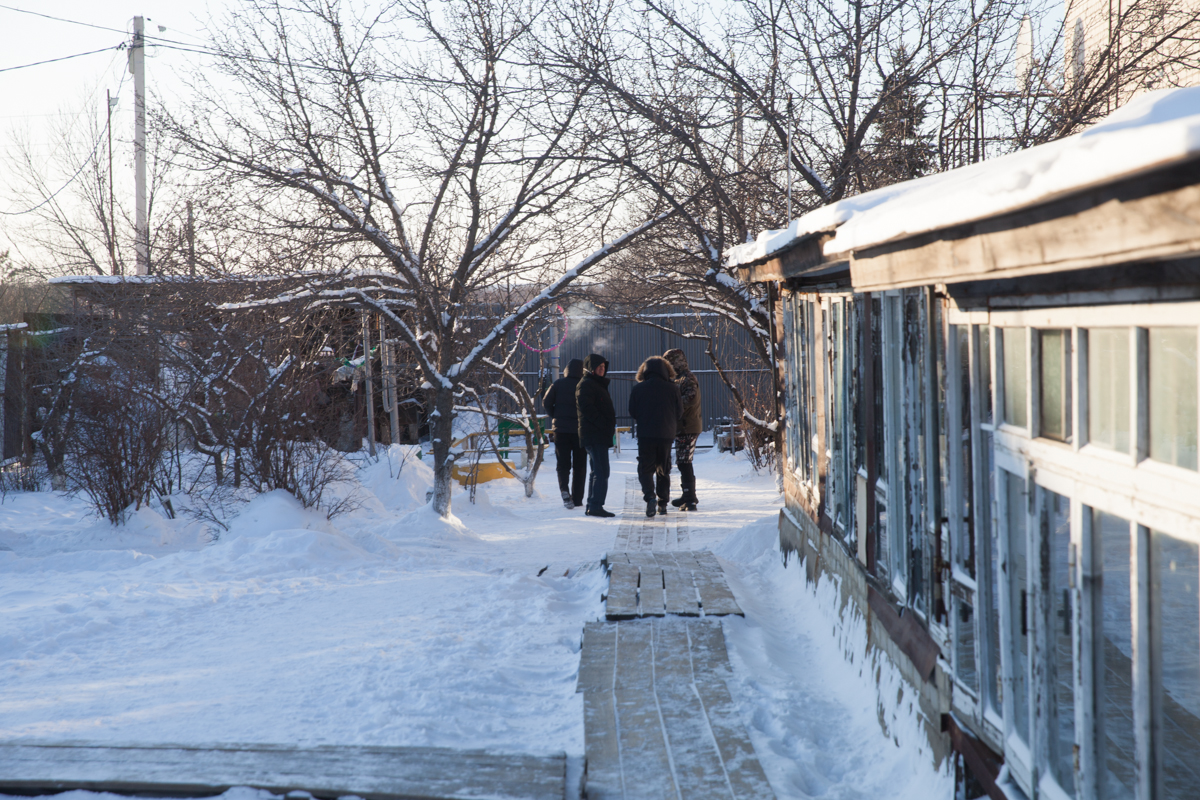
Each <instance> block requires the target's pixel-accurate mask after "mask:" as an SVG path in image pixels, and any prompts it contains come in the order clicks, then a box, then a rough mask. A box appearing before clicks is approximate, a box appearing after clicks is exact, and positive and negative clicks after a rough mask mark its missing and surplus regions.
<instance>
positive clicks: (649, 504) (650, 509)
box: [646, 500, 654, 517]
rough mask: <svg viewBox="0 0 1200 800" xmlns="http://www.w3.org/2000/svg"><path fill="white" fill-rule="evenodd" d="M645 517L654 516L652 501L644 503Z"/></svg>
mask: <svg viewBox="0 0 1200 800" xmlns="http://www.w3.org/2000/svg"><path fill="white" fill-rule="evenodd" d="M646 516H647V517H653V516H654V501H653V500H647V501H646Z"/></svg>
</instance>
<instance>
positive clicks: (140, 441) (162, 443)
mask: <svg viewBox="0 0 1200 800" xmlns="http://www.w3.org/2000/svg"><path fill="white" fill-rule="evenodd" d="M75 413H76V424H75V425H74V428H73V431H72V433H71V435H70V437H69V438H68V440H67V442H66V455H67V457H66V459H64V461H63V465H62V473H63V477H64V478H65V479H66V485H67V488H68V489H70V490H73V491H78V492H82V493H83V494H85V495H86V496H87V497H88V499H89V500H90V501H91V503H92V506H93V507H94V508H95V509H96V511H97V512H98V513H99V514H100V515H101V516H103V517H105V518H106V519H108V521H109V522H111V523H113V524H114V525H119V524H121V523H123V522H124V521H125V516H126V513H127V511H128V509H129V508H130V506H132V507H134V508H135V509H136V508H141V506H142V505H143V504H146V503H148V502H149V501H150V498H151V492H152V491H153V490H154V483H155V479H156V477H158V473H159V472H160V471H161V470H162V469H163V468H164V466H165V465H164V459H163V456H164V454H165V453H166V449H167V444H168V437H167V424H166V423H167V419H166V415H165V414H164V413H163V411H162V409H161V408H160V407H159V406H158V405H157V404H156V403H154V402H152V401H151V400H148V399H145V398H144V397H142V396H140V395H139V394H138V393H137V392H136V387H135V386H133V385H130V382H129V381H120V380H110V381H105V382H99V381H89V382H87V383H86V384H85V385H84V386H83V387H82V388H81V389H80V391H79V392H78V394H77V395H76V406H75Z"/></svg>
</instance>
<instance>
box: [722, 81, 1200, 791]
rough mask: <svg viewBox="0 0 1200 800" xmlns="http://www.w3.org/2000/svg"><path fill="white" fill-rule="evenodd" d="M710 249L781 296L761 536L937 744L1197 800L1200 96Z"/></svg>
mask: <svg viewBox="0 0 1200 800" xmlns="http://www.w3.org/2000/svg"><path fill="white" fill-rule="evenodd" d="M728 257H729V259H730V261H731V262H732V263H733V264H735V265H737V266H739V267H740V268H741V269H742V274H743V277H744V279H745V280H747V281H755V282H767V283H770V284H771V285H772V286H773V287H776V291H777V292H778V295H777V296H778V298H779V308H780V314H779V320H778V324H779V326H780V328H781V332H780V338H781V339H782V341H783V342H784V346H783V348H782V353H781V357H780V358H781V382H782V384H783V385H784V397H785V400H784V403H785V407H786V418H787V428H786V435H785V446H786V459H785V460H786V465H785V467H786V468H785V490H786V509H785V511H784V512H783V513H782V514H781V517H780V541H781V544H782V546H783V548H784V550H785V551H787V552H795V553H796V554H797V555H798V556H799V561H800V563H802V564H803V565H804V569H805V572H806V574H807V575H808V577H809V578H810V579H816V578H817V577H819V576H820V575H822V574H829V573H832V574H835V575H837V576H839V577H840V585H841V587H842V592H843V594H844V599H845V600H846V601H847V602H851V603H853V604H854V607H855V609H856V610H857V612H858V613H860V614H862V616H863V617H865V618H866V619H867V629H868V634H869V636H870V640H871V645H872V646H873V647H876V648H879V649H880V650H883V651H886V653H887V654H888V656H889V657H890V658H891V659H892V660H893V661H894V662H895V663H896V664H897V666H898V667H899V668H900V669H901V671H902V673H903V674H904V675H905V677H906V679H907V680H908V681H909V682H910V683H911V684H912V686H913V688H914V690H915V691H916V694H917V697H918V700H919V707H920V713H921V717H922V718H923V721H924V723H925V726H926V729H927V733H928V736H929V740H930V742H931V743H932V745H933V751H934V754H935V755H934V757H935V758H936V759H938V760H940V759H942V758H945V757H947V756H950V755H951V754H953V753H957V755H956V756H955V757H956V758H961V761H959V762H958V763H959V764H962V765H965V767H966V770H967V771H969V772H970V773H972V774H973V777H974V778H975V779H977V780H978V782H979V787H981V788H982V790H983V791H986V792H987V793H988V794H989V795H990V796H992V797H996V798H999V797H1009V798H1018V797H1028V798H1042V797H1045V798H1066V797H1071V798H1088V799H1089V800H1090V799H1092V798H1140V799H1141V800H1168V799H1169V800H1176V799H1178V800H1182V798H1195V797H1200V471H1198V467H1200V464H1198V460H1197V431H1198V430H1200V379H1198V371H1197V354H1198V336H1200V90H1198V89H1178V90H1170V91H1165V92H1158V93H1153V94H1150V95H1146V96H1144V97H1141V98H1139V99H1137V100H1136V101H1134V102H1133V103H1131V104H1130V105H1128V106H1126V107H1125V108H1123V109H1122V110H1120V111H1118V112H1117V113H1116V114H1114V115H1113V116H1111V117H1110V118H1108V119H1107V120H1105V121H1104V122H1102V123H1101V124H1099V125H1097V126H1094V127H1093V128H1092V129H1090V130H1089V131H1087V132H1085V133H1083V134H1081V135H1078V136H1074V137H1070V138H1069V139H1064V140H1061V141H1058V142H1053V143H1050V144H1047V145H1042V146H1040V147H1036V148H1031V149H1029V150H1025V151H1021V152H1018V153H1014V154H1011V155H1009V156H1005V157H1002V158H998V159H994V160H992V161H989V162H984V163H980V164H975V165H971V166H969V167H965V168H962V169H959V170H954V171H952V172H949V173H944V174H941V175H934V176H929V177H926V178H921V179H918V180H915V181H910V182H908V183H905V184H900V185H897V186H892V187H888V188H886V189H882V190H878V191H876V192H871V193H869V194H865V195H861V196H858V197H854V198H850V199H848V200H845V201H842V202H840V203H837V204H834V205H831V206H827V207H824V208H821V209H818V210H816V211H814V212H812V213H810V214H808V215H806V216H805V217H801V218H800V219H798V220H795V221H793V223H792V224H791V225H790V226H789V228H787V229H785V230H782V231H772V232H767V233H765V234H763V235H762V236H760V237H759V239H758V240H757V241H755V242H751V243H749V244H747V245H743V246H741V247H739V248H735V249H734V250H732V251H730V253H729V254H728ZM965 796H967V797H970V796H973V795H971V794H966V795H965Z"/></svg>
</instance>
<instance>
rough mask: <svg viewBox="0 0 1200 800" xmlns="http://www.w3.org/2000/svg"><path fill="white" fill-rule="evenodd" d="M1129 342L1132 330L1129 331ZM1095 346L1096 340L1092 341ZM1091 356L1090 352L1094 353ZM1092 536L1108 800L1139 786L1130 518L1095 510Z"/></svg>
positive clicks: (1129, 794) (1120, 798)
mask: <svg viewBox="0 0 1200 800" xmlns="http://www.w3.org/2000/svg"><path fill="white" fill-rule="evenodd" d="M1125 340H1126V342H1128V341H1129V333H1128V331H1126V332H1125ZM1088 347H1089V349H1090V347H1091V342H1090V340H1089V343H1088ZM1089 357H1090V355H1089ZM1092 536H1093V538H1094V540H1095V541H1096V543H1097V545H1098V547H1099V556H1100V559H1101V564H1100V567H1101V570H1102V577H1101V579H1100V605H1101V620H1100V628H1101V632H1102V635H1103V640H1104V641H1103V648H1102V649H1101V651H1100V653H1099V657H1100V663H1098V664H1096V674H1097V677H1098V678H1099V677H1100V676H1103V680H1102V689H1101V691H1102V699H1101V701H1100V709H1099V716H1100V717H1101V720H1102V721H1101V725H1102V728H1101V730H1103V732H1104V740H1103V743H1102V745H1103V753H1104V762H1105V765H1106V766H1107V769H1106V770H1105V779H1104V781H1103V782H1102V783H1103V787H1104V788H1103V791H1104V797H1105V798H1106V800H1124V798H1132V797H1134V796H1135V793H1136V790H1137V782H1136V781H1137V778H1136V772H1135V766H1134V764H1135V761H1134V758H1135V754H1136V752H1137V750H1136V749H1135V743H1134V737H1133V609H1132V606H1131V605H1130V599H1129V598H1130V594H1129V553H1130V547H1131V546H1132V539H1131V538H1130V530H1129V522H1128V520H1124V519H1121V518H1120V517H1116V516H1113V515H1112V514H1105V513H1103V512H1101V511H1093V512H1092Z"/></svg>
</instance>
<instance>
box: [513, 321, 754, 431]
mask: <svg viewBox="0 0 1200 800" xmlns="http://www.w3.org/2000/svg"><path fill="white" fill-rule="evenodd" d="M566 315H567V335H566V338H565V340H564V341H563V343H562V345H561V346H559V347H558V348H557V349H556V350H555V351H553V352H551V353H533V352H530V351H528V350H525V349H524V348H521V350H522V352H523V353H524V359H523V363H520V364H519V367H520V374H521V375H522V377H523V378H524V381H525V386H526V388H527V389H528V390H529V391H531V392H534V391H536V390H537V387H538V384H539V382H540V381H541V376H543V375H544V376H546V377H547V378H548V379H550V380H553V379H554V378H558V377H561V376H562V374H563V370H564V369H565V368H566V365H567V363H568V362H569V361H570V360H571V359H573V358H579V359H582V358H585V357H586V356H587V355H588V354H590V353H599V354H600V355H602V356H604V357H605V358H607V359H608V361H609V370H608V375H609V377H611V378H612V382H611V383H610V384H609V387H608V388H609V392H610V393H611V394H612V398H613V404H614V405H615V406H616V410H617V418H618V422H619V424H628V415H629V391H630V390H631V389H632V388H633V385H634V377H635V375H636V374H637V370H638V367H639V366H641V364H642V362H643V361H645V360H646V359H647V358H648V357H650V356H656V355H658V356H660V355H662V354H663V353H665V352H666V351H667V350H670V349H671V348H673V347H678V348H680V349H681V350H683V351H684V353H685V354H686V355H687V360H688V365H689V366H690V367H691V369H692V372H694V373H695V374H696V377H697V379H698V380H699V382H700V393H701V397H702V413H703V416H704V427H705V429H711V428H712V426H713V422H714V421H715V420H720V419H722V418H726V417H728V418H734V419H736V418H737V416H738V411H737V405H736V403H735V402H734V399H733V396H732V394H731V393H730V391H729V389H728V388H727V387H726V386H725V384H724V382H723V381H722V380H721V377H720V375H718V374H717V371H716V370H715V369H714V368H713V365H712V362H711V360H710V359H709V357H708V356H707V355H705V352H704V351H705V346H706V342H704V341H697V340H694V339H686V338H684V337H683V336H682V335H680V334H682V333H696V332H700V331H703V332H704V333H705V334H707V335H712V336H713V339H714V349H715V350H716V352H717V353H718V356H719V358H720V359H721V365H722V367H723V368H724V370H725V372H726V373H727V374H731V375H735V376H736V378H735V380H737V381H738V382H739V388H740V389H741V390H742V391H743V392H749V393H751V394H753V393H758V394H759V396H763V395H762V393H763V392H769V391H770V389H769V383H770V373H769V371H768V370H766V369H763V367H762V361H761V360H760V359H759V358H758V356H757V354H756V353H755V351H754V349H753V345H752V343H751V339H750V336H749V334H747V333H746V332H745V331H744V330H743V329H742V328H740V327H736V326H731V325H728V324H721V323H720V322H719V321H718V320H717V318H716V316H715V315H697V314H696V313H694V312H691V311H688V310H687V309H683V308H678V309H675V308H668V309H664V310H661V311H655V312H652V313H647V314H644V315H642V316H641V317H640V319H643V320H645V322H639V321H634V320H630V319H629V318H627V317H612V316H605V315H602V314H599V313H597V312H596V311H595V310H594V309H590V308H580V307H574V308H568V309H567V310H566ZM647 323H653V324H647ZM657 326H661V327H657ZM662 328H668V329H670V330H669V331H667V330H662ZM561 336H562V329H561V327H560V328H558V329H557V330H553V331H552V330H545V331H544V332H543V334H542V337H541V338H542V342H540V343H535V342H533V341H531V336H530V334H529V333H528V332H527V333H526V334H525V336H524V337H523V338H524V341H526V342H528V343H530V344H531V345H533V346H535V347H538V346H540V347H543V348H546V347H550V346H551V345H553V344H554V342H555V341H557V340H558V339H559V337H561ZM551 370H553V375H552V376H551V374H550V371H551Z"/></svg>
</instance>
